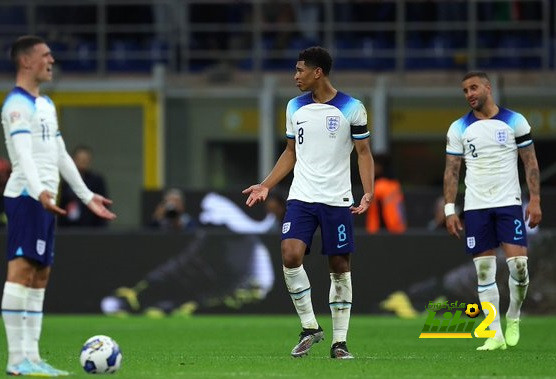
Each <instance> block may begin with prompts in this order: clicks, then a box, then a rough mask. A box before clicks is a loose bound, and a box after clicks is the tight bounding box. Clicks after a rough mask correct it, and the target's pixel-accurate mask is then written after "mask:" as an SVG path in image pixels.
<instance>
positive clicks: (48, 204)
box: [39, 190, 67, 216]
mask: <svg viewBox="0 0 556 379" xmlns="http://www.w3.org/2000/svg"><path fill="white" fill-rule="evenodd" d="M39 201H40V202H41V204H42V206H43V208H44V209H46V210H47V211H49V212H52V213H54V214H57V215H60V216H65V215H66V214H67V212H66V211H65V210H64V209H62V208H60V207H59V206H57V205H56V199H54V196H52V194H51V193H50V192H48V191H46V190H45V191H42V192H41V193H40V195H39Z"/></svg>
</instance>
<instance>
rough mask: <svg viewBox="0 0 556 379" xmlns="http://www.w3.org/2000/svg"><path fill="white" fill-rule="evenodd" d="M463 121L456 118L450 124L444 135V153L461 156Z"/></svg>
mask: <svg viewBox="0 0 556 379" xmlns="http://www.w3.org/2000/svg"><path fill="white" fill-rule="evenodd" d="M462 136H463V121H462V119H459V120H456V121H454V122H453V123H452V125H450V128H449V129H448V134H447V135H446V154H449V155H457V156H463V153H464V148H463V142H462Z"/></svg>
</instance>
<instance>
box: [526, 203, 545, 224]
mask: <svg viewBox="0 0 556 379" xmlns="http://www.w3.org/2000/svg"><path fill="white" fill-rule="evenodd" d="M541 219H542V211H541V203H540V201H533V200H531V201H529V204H527V207H526V208H525V221H528V225H529V227H530V228H534V227H535V226H537V225H539V224H540V223H541Z"/></svg>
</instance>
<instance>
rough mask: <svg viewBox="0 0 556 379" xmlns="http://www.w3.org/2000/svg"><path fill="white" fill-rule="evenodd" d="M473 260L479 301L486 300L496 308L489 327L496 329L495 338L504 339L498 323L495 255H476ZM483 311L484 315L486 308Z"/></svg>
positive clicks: (498, 298) (498, 300)
mask: <svg viewBox="0 0 556 379" xmlns="http://www.w3.org/2000/svg"><path fill="white" fill-rule="evenodd" d="M473 262H474V263H475V269H476V270H477V279H478V284H479V286H478V289H477V290H478V292H479V300H480V301H481V302H483V301H488V302H490V303H492V305H494V308H496V317H495V318H494V321H493V322H492V323H491V324H490V326H489V329H490V330H496V335H495V336H494V338H495V339H497V340H501V339H504V335H503V334H502V327H501V325H500V293H499V292H498V286H497V285H496V257H495V256H486V257H477V258H473ZM483 312H484V313H485V316H486V315H488V311H487V310H485V309H483Z"/></svg>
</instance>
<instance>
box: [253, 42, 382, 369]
mask: <svg viewBox="0 0 556 379" xmlns="http://www.w3.org/2000/svg"><path fill="white" fill-rule="evenodd" d="M331 67H332V58H331V56H330V54H329V53H328V51H326V50H325V49H323V48H321V47H311V48H308V49H306V50H303V51H301V53H300V54H299V57H298V61H297V64H296V73H295V77H294V79H295V82H296V85H297V87H298V88H299V89H300V90H301V91H308V93H306V94H304V95H301V96H299V97H296V98H294V99H291V100H290V101H289V102H288V105H287V109H286V137H287V146H286V148H285V150H284V152H283V153H282V155H281V156H280V158H279V159H278V161H277V162H276V164H275V166H274V168H273V169H272V171H271V172H270V174H269V175H268V176H267V177H266V179H264V180H263V181H262V182H261V183H260V184H255V185H252V186H250V187H249V188H247V189H245V190H244V191H243V193H244V194H248V195H249V196H248V198H247V201H246V204H247V205H248V206H250V207H251V206H253V205H255V204H256V203H258V202H262V201H265V200H266V198H267V196H268V192H269V190H270V189H271V188H273V187H274V186H275V185H276V184H278V182H280V181H281V180H282V179H283V178H284V177H285V176H286V175H287V174H288V173H289V172H290V171H291V170H292V169H293V170H294V178H293V182H292V185H291V187H290V192H289V196H288V203H287V210H286V215H285V217H284V222H283V224H282V244H281V250H282V262H283V270H284V278H285V281H286V287H287V289H288V291H289V293H290V296H291V298H292V300H293V303H294V306H295V309H296V311H297V314H298V315H299V318H300V319H301V326H302V328H303V330H302V332H301V334H300V338H299V343H298V344H297V345H296V346H295V347H294V348H293V350H292V352H291V355H292V356H294V357H300V356H303V355H306V354H307V353H308V352H309V350H310V349H311V346H312V345H313V344H314V343H316V342H319V341H321V340H322V339H323V338H324V333H323V330H322V328H321V327H320V326H319V324H318V322H317V320H316V318H315V314H314V312H313V305H312V303H311V284H310V283H309V278H308V277H307V273H306V272H305V269H304V268H303V258H304V256H305V254H308V253H309V250H310V247H311V242H312V239H313V234H314V233H315V230H316V229H317V227H318V226H320V228H321V234H322V253H323V254H324V255H326V256H327V257H328V264H329V269H330V279H331V285H330V294H329V304H330V310H331V312H332V324H333V335H332V347H331V350H330V355H331V357H332V358H339V359H349V358H353V356H352V355H351V354H350V353H349V351H348V348H347V346H346V337H347V332H348V326H349V318H350V313H351V303H352V288H351V268H350V253H352V252H353V251H354V241H353V214H362V213H364V212H365V211H366V210H367V209H368V208H369V204H370V203H371V200H372V196H373V185H374V166H373V157H372V155H371V150H370V147H369V141H368V139H369V135H370V133H369V131H368V130H367V112H366V110H365V107H364V106H363V104H362V103H361V102H360V101H359V100H356V99H354V98H353V97H351V96H349V95H347V94H345V93H342V92H340V91H338V90H336V89H335V88H334V87H333V86H332V84H331V82H330V79H329V77H328V75H329V73H330V69H331ZM354 145H355V150H356V151H357V155H358V165H359V174H360V177H361V182H362V183H363V189H364V195H363V197H362V199H361V201H360V203H359V205H354V201H353V195H352V193H351V183H350V154H351V151H352V150H353V147H354Z"/></svg>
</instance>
